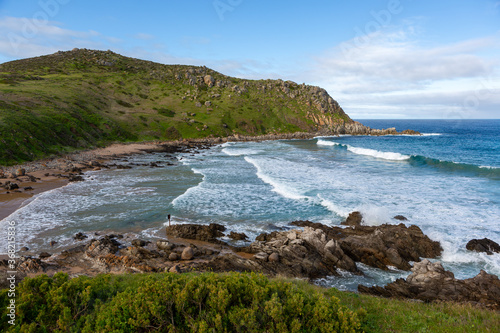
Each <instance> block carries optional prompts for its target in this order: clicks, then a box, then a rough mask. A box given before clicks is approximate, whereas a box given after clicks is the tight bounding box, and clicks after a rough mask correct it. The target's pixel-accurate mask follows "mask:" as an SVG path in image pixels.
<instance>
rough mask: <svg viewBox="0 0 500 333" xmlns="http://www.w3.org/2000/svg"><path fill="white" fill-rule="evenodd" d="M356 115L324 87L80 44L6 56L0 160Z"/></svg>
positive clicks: (284, 128)
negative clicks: (48, 52)
mask: <svg viewBox="0 0 500 333" xmlns="http://www.w3.org/2000/svg"><path fill="white" fill-rule="evenodd" d="M344 122H351V119H350V118H349V117H348V116H347V115H346V114H345V113H344V112H343V110H342V109H341V108H340V106H339V105H338V103H337V102H336V101H334V100H333V99H332V98H331V97H330V96H329V95H328V93H327V92H326V91H325V90H324V89H321V88H319V87H313V86H306V85H304V84H301V85H299V84H296V83H294V82H290V81H286V82H284V81H282V80H243V79H238V78H232V77H228V76H225V75H223V74H220V73H218V72H215V71H213V70H211V69H209V68H206V67H196V66H182V65H162V64H158V63H153V62H150V61H143V60H138V59H133V58H128V57H124V56H121V55H118V54H116V53H113V52H111V51H93V50H87V49H74V50H72V51H68V52H57V53H55V54H52V55H47V56H41V57H36V58H30V59H23V60H18V61H12V62H8V63H4V64H0V164H4V165H6V164H13V163H17V162H22V161H27V160H33V159H36V158H40V157H42V156H47V155H49V154H53V153H60V152H64V151H67V150H74V149H76V148H88V147H92V146H97V145H103V144H106V143H109V142H111V141H144V140H158V139H161V140H172V139H180V138H200V137H210V136H214V137H220V136H229V135H233V134H245V135H260V134H267V133H289V132H296V131H316V130H318V129H321V128H328V127H332V126H335V125H337V124H341V123H344Z"/></svg>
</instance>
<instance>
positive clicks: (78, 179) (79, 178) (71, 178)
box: [68, 175, 84, 182]
mask: <svg viewBox="0 0 500 333" xmlns="http://www.w3.org/2000/svg"><path fill="white" fill-rule="evenodd" d="M83 180H84V179H83V177H82V176H80V175H70V176H69V177H68V181H70V182H82V181H83Z"/></svg>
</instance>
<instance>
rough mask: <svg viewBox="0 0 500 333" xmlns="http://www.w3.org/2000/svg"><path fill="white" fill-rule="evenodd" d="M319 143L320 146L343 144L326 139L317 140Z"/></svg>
mask: <svg viewBox="0 0 500 333" xmlns="http://www.w3.org/2000/svg"><path fill="white" fill-rule="evenodd" d="M316 144H317V145H319V146H341V144H340V143H338V142H335V141H325V140H318V142H316Z"/></svg>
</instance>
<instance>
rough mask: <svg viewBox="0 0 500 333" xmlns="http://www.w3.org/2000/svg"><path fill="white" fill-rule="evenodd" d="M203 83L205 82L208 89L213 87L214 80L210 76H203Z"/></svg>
mask: <svg viewBox="0 0 500 333" xmlns="http://www.w3.org/2000/svg"><path fill="white" fill-rule="evenodd" d="M203 81H204V82H205V84H206V85H207V86H209V87H213V86H214V84H215V79H214V78H213V77H212V75H205V76H204V77H203Z"/></svg>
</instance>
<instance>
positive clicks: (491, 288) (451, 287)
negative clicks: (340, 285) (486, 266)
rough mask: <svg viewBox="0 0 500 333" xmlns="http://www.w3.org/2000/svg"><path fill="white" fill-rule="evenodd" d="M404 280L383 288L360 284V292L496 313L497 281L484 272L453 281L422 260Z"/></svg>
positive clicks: (439, 267)
mask: <svg viewBox="0 0 500 333" xmlns="http://www.w3.org/2000/svg"><path fill="white" fill-rule="evenodd" d="M411 271H412V274H410V275H409V276H408V277H407V278H406V280H404V279H397V280H396V281H395V282H392V283H390V284H388V285H387V286H385V287H378V286H374V287H366V286H362V285H360V286H359V287H358V290H359V291H360V292H362V293H366V294H370V295H376V296H383V297H399V298H411V299H419V300H422V301H425V302H430V301H453V302H462V303H473V304H478V305H480V306H483V307H487V308H490V309H492V310H500V280H499V279H498V277H497V276H496V275H492V274H488V273H486V272H485V271H483V270H481V272H480V273H479V274H478V275H477V276H475V277H473V278H471V279H465V280H457V279H455V276H454V275H453V273H452V272H450V271H446V270H445V269H444V268H443V266H442V265H441V263H440V262H436V263H432V262H430V261H429V260H423V261H421V262H418V263H415V265H414V266H413V268H412V270H411Z"/></svg>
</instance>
